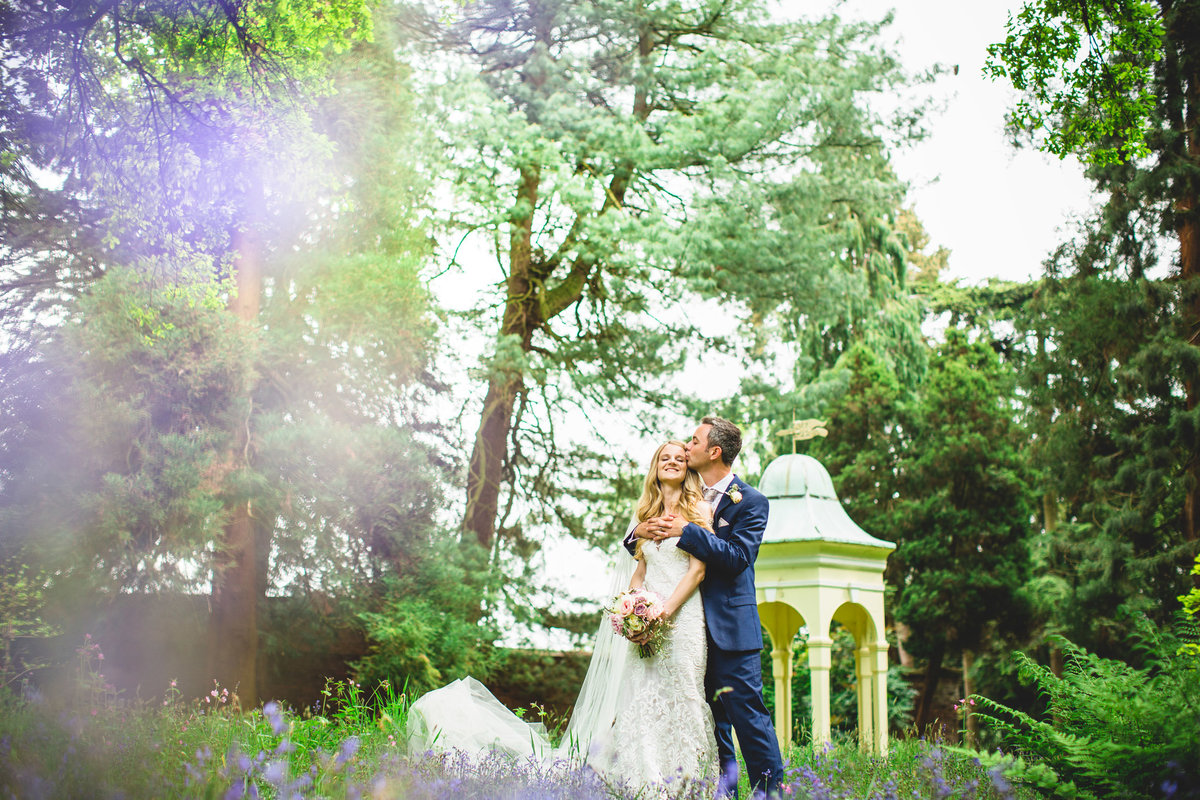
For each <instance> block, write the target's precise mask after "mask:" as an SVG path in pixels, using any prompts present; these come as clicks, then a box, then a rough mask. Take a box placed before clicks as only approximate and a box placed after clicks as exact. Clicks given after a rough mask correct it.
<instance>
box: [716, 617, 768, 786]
mask: <svg viewBox="0 0 1200 800" xmlns="http://www.w3.org/2000/svg"><path fill="white" fill-rule="evenodd" d="M762 690H763V684H762V662H761V655H760V651H758V650H736V651H731V650H722V649H721V648H719V647H717V646H716V645H715V644H713V640H712V636H709V637H708V669H707V671H706V672H705V675H704V691H705V693H706V694H707V695H708V703H709V705H710V706H711V707H712V712H713V721H714V722H715V723H716V727H717V756H718V758H719V759H720V762H721V778H720V781H721V786H720V787H719V789H720V791H719V794H718V796H720V793H721V792H723V793H727V794H728V795H729V796H732V797H734V798H736V797H737V753H736V751H735V750H734V746H733V732H734V731H736V732H737V738H738V743H739V744H740V745H741V747H742V757H743V758H744V759H745V761H746V772H747V773H749V774H748V775H747V777H748V778H749V779H750V787H751V792H752V793H753V794H756V795H757V794H760V793H762V792H765V793H766V794H768V795H770V794H777V793H778V788H779V783H780V781H781V780H782V779H783V760H782V758H781V757H780V754H779V740H778V738H776V736H775V725H774V724H773V722H772V720H771V715H770V714H768V713H767V707H766V705H765V704H764V703H763V693H762Z"/></svg>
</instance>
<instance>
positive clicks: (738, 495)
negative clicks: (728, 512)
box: [728, 483, 742, 505]
mask: <svg viewBox="0 0 1200 800" xmlns="http://www.w3.org/2000/svg"><path fill="white" fill-rule="evenodd" d="M728 494H729V499H730V500H732V501H733V504H734V505H737V504H738V503H740V502H742V490H741V489H740V488H738V485H737V484H736V483H731V484H729V492H728Z"/></svg>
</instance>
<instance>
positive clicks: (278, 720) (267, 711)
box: [263, 700, 287, 736]
mask: <svg viewBox="0 0 1200 800" xmlns="http://www.w3.org/2000/svg"><path fill="white" fill-rule="evenodd" d="M263 716H264V717H266V719H267V722H268V723H270V725H271V730H272V731H273V732H274V733H275V735H276V736H279V735H281V734H282V733H283V732H284V731H285V730H287V723H285V722H284V719H283V711H282V710H281V709H280V708H279V703H277V702H275V701H274V700H272V701H271V702H269V703H267V704H266V705H264V706H263Z"/></svg>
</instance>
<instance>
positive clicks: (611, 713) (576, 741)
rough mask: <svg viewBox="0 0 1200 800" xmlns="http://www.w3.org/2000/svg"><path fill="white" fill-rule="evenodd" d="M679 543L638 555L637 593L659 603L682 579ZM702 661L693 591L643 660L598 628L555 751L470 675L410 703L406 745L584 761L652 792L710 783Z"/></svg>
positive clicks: (711, 754) (712, 770)
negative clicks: (643, 591)
mask: <svg viewBox="0 0 1200 800" xmlns="http://www.w3.org/2000/svg"><path fill="white" fill-rule="evenodd" d="M678 542H679V540H678V539H677V538H675V539H666V540H664V541H663V542H662V543H661V547H658V546H656V545H654V544H652V543H649V542H647V543H646V545H645V547H644V548H643V551H642V553H643V556H644V557H645V559H646V580H645V588H647V589H649V590H651V591H654V592H656V593H658V594H659V595H661V596H662V597H663V598H666V597H668V596H669V595H670V594H671V592H673V591H674V589H675V586H676V585H677V584H678V583H679V581H680V579H681V578H682V577H683V576H684V574H685V573H686V572H687V567H688V555H687V553H685V552H683V551H682V550H679V549H678V548H677V546H676V545H677V544H678ZM621 563H622V568H621V569H619V570H618V571H617V573H616V575H615V576H614V581H613V587H614V588H613V592H612V594H613V595H615V594H616V593H617V591H619V590H620V589H624V588H625V587H626V586H628V585H629V574H630V573H631V572H632V566H631V565H632V562H631V561H630V560H629V559H628V556H627V555H624V554H623V557H622V559H621ZM609 596H610V597H611V596H612V595H609ZM605 599H606V600H607V599H608V598H605ZM706 659H707V645H706V639H705V631H704V607H703V605H702V604H701V602H700V592H699V591H696V592H693V593H692V596H691V597H689V598H688V600H687V601H686V602H685V603H684V604H683V605H682V606H681V607H680V608H679V610H678V611H676V612H675V617H674V621H673V624H672V626H671V628H670V630H669V631H668V632H667V636H666V637H665V640H664V642H663V644H662V646H661V647H660V648H659V650H658V652H656V653H655V654H654V655H653V656H651V657H649V658H639V657H638V656H637V654H636V652H634V645H632V644H631V643H630V642H629V641H627V640H626V639H623V638H621V637H620V636H617V635H616V634H614V633H613V632H612V628H611V626H610V625H609V623H608V621H607V619H605V620H604V621H602V622H601V624H600V628H599V631H598V632H597V634H596V641H595V647H594V650H593V654H592V660H591V663H590V664H589V666H588V672H587V676H586V677H585V678H584V682H583V688H582V689H581V690H580V694H579V698H578V699H577V701H576V703H575V710H574V712H573V713H572V715H571V720H570V722H569V723H568V724H567V728H566V732H565V733H564V735H563V739H562V744H560V745H559V746H558V747H557V748H551V747H550V744H549V742H548V740H547V739H546V736H545V731H544V730H543V729H542V728H541V726H540V725H530V724H528V723H525V722H524V721H522V720H521V719H519V718H517V716H516V715H515V714H513V713H512V712H511V711H509V710H508V709H507V708H505V707H504V706H503V704H501V703H500V701H499V700H497V699H496V698H495V697H493V696H492V694H491V693H490V692H488V690H487V688H486V687H484V686H483V684H481V683H479V681H477V680H475V679H474V678H464V679H462V680H459V681H455V682H454V683H451V684H449V685H448V686H445V687H443V688H441V689H437V690H435V691H433V692H430V693H428V694H426V695H424V696H422V697H421V698H420V699H418V700H417V701H416V702H415V703H413V705H412V707H411V708H410V709H409V715H408V733H409V747H410V749H411V750H412V751H415V752H420V751H423V750H443V751H444V750H455V749H457V750H463V751H466V752H468V753H471V752H480V751H486V750H500V751H503V752H507V753H510V754H512V755H514V756H517V757H522V758H526V757H534V758H541V759H547V760H549V759H570V760H573V761H583V762H586V763H587V764H589V765H591V766H592V767H593V768H594V769H595V770H596V771H597V772H599V773H601V774H602V775H604V776H605V777H606V778H609V779H612V780H615V781H622V782H625V783H627V784H630V785H632V786H637V787H652V786H657V787H659V788H660V790H663V789H665V788H666V787H667V786H669V785H670V784H674V785H676V786H677V785H678V783H679V782H680V780H682V779H689V780H705V781H715V780H716V777H717V769H718V767H717V745H716V739H715V738H714V733H713V718H712V712H711V710H710V709H709V707H708V703H706V702H705V699H704V670H705V662H706ZM660 793H661V791H660Z"/></svg>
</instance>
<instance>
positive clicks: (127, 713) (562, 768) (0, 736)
mask: <svg viewBox="0 0 1200 800" xmlns="http://www.w3.org/2000/svg"><path fill="white" fill-rule="evenodd" d="M97 652H98V651H97ZM81 653H82V651H81ZM94 655H95V654H92V657H86V656H85V657H83V659H82V663H83V666H84V670H83V671H81V678H80V682H79V683H80V686H81V691H80V692H79V693H78V695H77V697H76V699H75V701H74V702H73V703H72V705H71V706H70V707H65V708H54V707H53V706H52V705H51V704H49V703H47V702H46V701H44V700H42V699H40V698H38V697H37V696H31V697H27V698H24V699H17V698H15V697H13V696H11V695H9V694H7V693H4V696H3V697H0V798H7V797H15V798H76V797H96V798H109V797H111V798H117V797H121V798H142V797H146V798H149V797H155V798H157V797H203V798H240V797H262V798H300V797H328V798H359V797H371V798H416V799H417V800H435V799H436V800H440V799H441V798H447V800H449V798H455V799H456V800H457V798H468V799H469V798H480V799H482V798H489V799H490V798H506V799H507V798H512V800H520V799H523V798H563V800H567V798H571V800H575V798H580V799H582V800H587V799H589V798H595V799H596V800H605V799H612V800H641V798H647V800H649V798H651V797H654V798H660V797H670V798H681V799H682V798H697V799H698V798H705V797H708V796H710V795H711V789H710V788H709V787H707V786H702V785H694V784H692V785H683V784H680V785H675V786H670V785H668V786H666V787H657V788H655V789H652V790H649V791H647V790H644V789H638V788H637V787H630V786H625V785H621V784H613V783H609V782H606V781H605V780H603V779H602V778H600V777H599V776H597V775H596V774H595V773H594V772H593V771H592V770H590V769H588V768H586V767H579V766H578V765H573V764H569V763H566V762H559V763H555V764H543V763H538V762H535V761H530V760H519V759H512V758H507V757H504V756H500V755H489V756H480V757H468V756H466V755H465V754H461V753H453V754H433V753H409V752H407V749H406V746H405V738H404V731H405V726H406V722H407V707H408V699H407V698H406V696H405V695H404V693H403V692H398V691H395V690H393V689H392V688H391V687H388V686H386V685H384V686H382V687H381V688H380V690H379V691H377V692H374V693H369V694H368V693H364V692H363V691H362V689H361V688H360V687H359V686H358V685H357V684H355V683H353V682H331V683H330V684H328V686H327V687H326V690H325V693H324V697H323V698H322V702H321V703H320V704H318V706H317V707H315V708H313V709H306V710H300V711H298V710H294V709H286V708H283V707H281V706H280V705H279V704H277V703H267V704H266V705H265V706H263V707H262V708H256V709H251V710H246V711H243V710H242V709H239V708H237V703H236V698H234V697H233V696H232V695H231V694H230V693H229V692H227V691H225V690H223V689H221V688H220V687H214V688H213V690H212V691H211V692H210V693H209V694H207V695H205V696H204V697H203V698H201V699H200V700H197V701H191V702H185V701H184V700H183V698H182V697H180V695H179V693H178V691H177V690H175V689H174V688H173V687H170V688H168V690H167V693H166V698H165V700H163V701H161V703H160V704H158V705H149V704H145V703H141V704H133V703H128V702H123V701H122V700H121V698H119V697H117V696H115V694H113V693H112V692H111V691H110V689H109V687H107V686H106V684H104V682H103V677H102V676H101V675H100V674H99V671H98V670H96V669H95V668H94V667H95V661H94ZM789 755H790V766H789V772H788V775H787V779H786V780H785V783H784V796H785V797H789V798H790V797H796V798H808V799H809V800H835V799H838V800H841V799H842V798H845V799H846V800H849V799H850V798H856V799H857V798H862V799H864V800H866V799H867V798H871V799H872V800H885V799H888V798H902V797H903V798H961V799H962V800H967V798H1002V797H1034V795H1032V794H1028V793H1022V794H1020V795H1015V794H1013V793H1012V791H1011V790H1008V789H1006V788H1005V787H1004V785H1003V781H1002V780H999V781H994V780H993V779H992V777H991V776H990V775H989V773H987V772H986V771H985V770H984V768H983V767H981V766H980V765H979V764H978V762H976V761H974V759H972V758H971V757H970V756H969V755H968V754H962V753H959V752H954V751H950V750H947V749H944V748H941V747H938V746H936V745H934V744H931V743H928V742H924V741H921V740H917V739H908V740H899V741H894V742H893V743H892V748H891V751H890V752H889V754H888V756H887V757H886V758H883V759H881V758H875V757H872V756H869V755H866V754H863V753H860V752H859V751H858V750H857V748H856V747H855V746H854V745H853V744H851V743H840V744H836V745H829V746H825V747H821V748H815V749H814V748H811V747H797V748H794V749H793V750H792V751H791V753H790V754H789ZM743 775H744V770H743ZM741 788H742V794H741V796H742V797H748V796H749V794H748V792H747V790H746V786H745V778H744V777H743V786H742V787H741Z"/></svg>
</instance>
